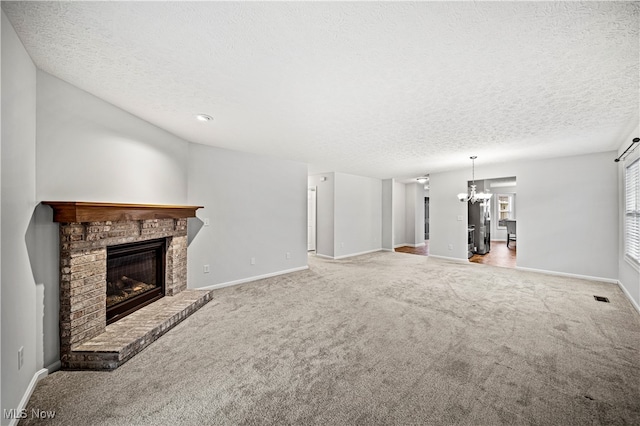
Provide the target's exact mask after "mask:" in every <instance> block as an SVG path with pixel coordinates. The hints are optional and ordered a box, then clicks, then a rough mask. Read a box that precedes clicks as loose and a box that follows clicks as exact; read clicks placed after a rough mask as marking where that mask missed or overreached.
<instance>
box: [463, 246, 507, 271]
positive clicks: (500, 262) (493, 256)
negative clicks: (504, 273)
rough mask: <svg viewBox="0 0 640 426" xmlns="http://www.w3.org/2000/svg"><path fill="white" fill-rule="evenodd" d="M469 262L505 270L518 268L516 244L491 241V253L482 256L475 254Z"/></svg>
mask: <svg viewBox="0 0 640 426" xmlns="http://www.w3.org/2000/svg"><path fill="white" fill-rule="evenodd" d="M469 262H473V263H482V264H484V265H493V266H502V267H504V268H515V267H516V243H515V242H513V241H512V242H510V243H509V247H507V242H506V241H491V251H489V253H487V254H484V255H481V254H474V255H473V256H471V258H470V259H469Z"/></svg>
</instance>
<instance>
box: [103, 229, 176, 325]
mask: <svg viewBox="0 0 640 426" xmlns="http://www.w3.org/2000/svg"><path fill="white" fill-rule="evenodd" d="M166 247H167V244H166V240H165V239H164V238H161V239H157V240H150V241H140V242H135V243H129V244H121V245H117V246H109V247H107V297H106V310H107V324H111V323H113V322H115V321H117V320H119V319H121V318H123V317H125V316H127V315H129V314H130V313H132V312H134V311H136V310H138V309H140V308H142V307H143V306H146V305H148V304H149V303H152V302H155V301H156V300H158V299H160V298H162V297H163V296H164V294H165V290H164V287H165V286H164V284H165V267H166V263H165V258H166Z"/></svg>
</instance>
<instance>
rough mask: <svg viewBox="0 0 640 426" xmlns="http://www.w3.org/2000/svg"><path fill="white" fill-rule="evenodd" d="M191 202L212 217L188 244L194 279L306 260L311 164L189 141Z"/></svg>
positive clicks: (209, 282)
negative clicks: (207, 268) (207, 267)
mask: <svg viewBox="0 0 640 426" xmlns="http://www.w3.org/2000/svg"><path fill="white" fill-rule="evenodd" d="M189 204H191V205H203V206H204V209H200V210H198V211H197V215H198V218H199V219H200V220H202V221H204V219H205V218H208V219H209V221H210V225H209V226H203V227H202V228H201V229H200V230H199V232H198V233H197V235H195V236H194V237H193V239H192V240H191V243H190V245H189V256H188V274H189V287H208V286H213V285H218V284H226V283H231V282H235V281H239V280H248V279H250V278H252V277H259V276H263V275H267V274H273V273H281V272H284V271H288V270H291V269H300V268H304V267H306V265H307V165H306V164H303V163H295V162H291V161H284V160H276V159H271V158H266V157H261V156H256V155H251V154H245V153H240V152H234V151H229V150H224V149H219V148H214V147H209V146H204V145H198V144H191V145H190V146H189ZM192 224H193V221H190V224H189V225H190V226H191V225H192ZM287 253H289V258H287ZM251 258H254V259H255V264H254V265H252V264H251V261H250V260H251ZM205 264H208V265H209V267H210V272H209V273H204V272H203V265H205Z"/></svg>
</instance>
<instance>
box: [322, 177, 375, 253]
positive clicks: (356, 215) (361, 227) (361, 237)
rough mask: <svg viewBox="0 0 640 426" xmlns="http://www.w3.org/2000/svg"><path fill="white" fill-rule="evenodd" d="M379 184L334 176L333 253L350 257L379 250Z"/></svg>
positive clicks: (367, 180) (372, 181)
mask: <svg viewBox="0 0 640 426" xmlns="http://www.w3.org/2000/svg"><path fill="white" fill-rule="evenodd" d="M381 236H382V181H381V180H380V179H375V178H369V177H363V176H356V175H350V174H346V173H335V254H334V257H344V256H351V255H354V254H358V253H365V252H370V251H375V250H380V248H381Z"/></svg>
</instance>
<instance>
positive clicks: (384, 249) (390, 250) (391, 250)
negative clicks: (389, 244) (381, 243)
mask: <svg viewBox="0 0 640 426" xmlns="http://www.w3.org/2000/svg"><path fill="white" fill-rule="evenodd" d="M380 250H381V251H389V252H391V253H393V252H395V249H388V248H383V249H380Z"/></svg>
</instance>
